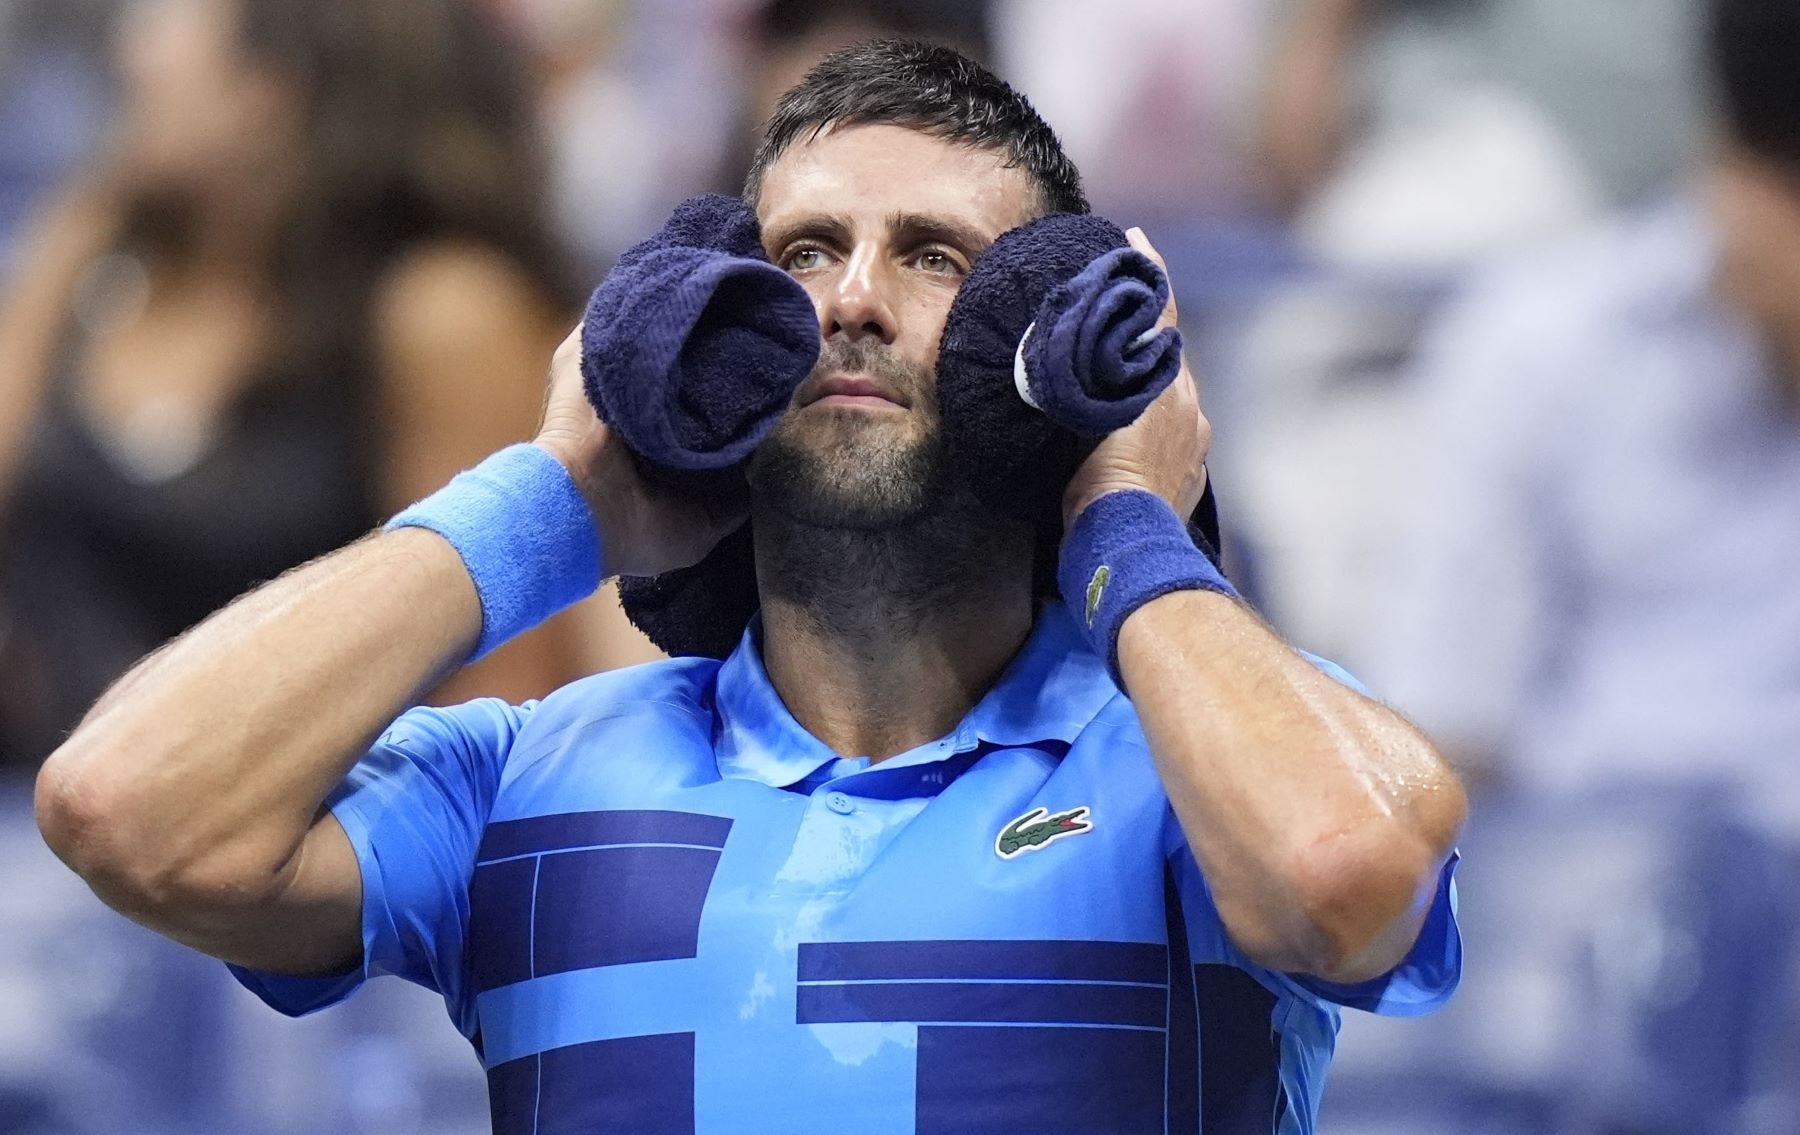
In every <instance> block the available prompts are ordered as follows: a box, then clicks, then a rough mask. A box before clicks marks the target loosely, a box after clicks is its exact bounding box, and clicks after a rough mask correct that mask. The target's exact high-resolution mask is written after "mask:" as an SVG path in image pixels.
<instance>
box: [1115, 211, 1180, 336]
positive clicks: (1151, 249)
mask: <svg viewBox="0 0 1800 1135" xmlns="http://www.w3.org/2000/svg"><path fill="white" fill-rule="evenodd" d="M1125 239H1126V240H1127V241H1129V242H1130V244H1131V247H1133V248H1135V249H1137V250H1138V251H1139V252H1141V253H1143V254H1144V255H1145V256H1148V257H1149V258H1150V260H1151V262H1152V263H1153V264H1155V265H1156V266H1157V267H1158V268H1161V269H1162V271H1163V275H1164V276H1168V277H1169V302H1168V303H1166V304H1164V305H1163V312H1162V323H1163V325H1164V326H1165V327H1173V326H1175V325H1176V323H1177V322H1178V321H1179V320H1180V314H1179V312H1178V311H1177V310H1176V307H1175V278H1174V277H1173V276H1172V275H1170V273H1169V265H1168V262H1167V261H1165V260H1163V258H1162V253H1160V252H1158V251H1156V246H1155V245H1153V244H1151V243H1150V238H1149V237H1147V236H1145V235H1144V230H1143V229H1140V228H1138V227H1137V226H1135V225H1133V226H1132V227H1131V228H1129V229H1126V230H1125Z"/></svg>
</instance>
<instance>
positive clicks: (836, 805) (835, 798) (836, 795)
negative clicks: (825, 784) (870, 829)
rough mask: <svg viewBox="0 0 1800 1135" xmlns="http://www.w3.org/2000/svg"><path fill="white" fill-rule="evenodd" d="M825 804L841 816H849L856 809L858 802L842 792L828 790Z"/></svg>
mask: <svg viewBox="0 0 1800 1135" xmlns="http://www.w3.org/2000/svg"><path fill="white" fill-rule="evenodd" d="M825 806H826V807H827V808H830V809H831V810H832V811H833V812H836V813H837V814H838V815H840V816H848V815H849V814H850V813H852V812H854V811H856V802H855V801H854V800H851V799H850V797H848V796H846V795H844V794H843V793H842V792H827V793H826V794H825Z"/></svg>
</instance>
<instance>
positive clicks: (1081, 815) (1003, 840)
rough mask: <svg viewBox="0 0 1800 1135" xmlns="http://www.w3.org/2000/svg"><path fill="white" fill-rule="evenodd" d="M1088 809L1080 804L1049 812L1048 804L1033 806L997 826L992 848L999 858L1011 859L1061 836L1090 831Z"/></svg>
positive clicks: (1091, 828)
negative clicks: (998, 827)
mask: <svg viewBox="0 0 1800 1135" xmlns="http://www.w3.org/2000/svg"><path fill="white" fill-rule="evenodd" d="M1088 811H1089V809H1088V808H1087V807H1086V806H1085V805H1084V806H1083V807H1080V808H1071V809H1069V810H1068V811H1067V812H1058V813H1056V814H1055V815H1050V810H1049V809H1048V808H1033V809H1032V810H1031V811H1029V812H1027V813H1025V814H1024V815H1023V816H1020V817H1019V818H1018V819H1016V820H1014V821H1013V822H1012V823H1010V824H1008V825H1006V826H1005V827H1003V828H1001V829H1000V834H999V835H998V836H995V837H994V851H995V852H996V853H997V854H998V855H999V856H1000V858H1002V859H1012V858H1014V857H1015V856H1019V855H1023V854H1025V853H1026V852H1027V851H1037V850H1038V849H1039V848H1043V847H1047V846H1049V845H1050V844H1051V843H1052V842H1054V841H1056V840H1059V839H1062V838H1063V837H1064V836H1071V835H1080V834H1081V833H1082V832H1089V831H1093V830H1094V825H1093V823H1092V822H1091V821H1090V820H1089V819H1088Z"/></svg>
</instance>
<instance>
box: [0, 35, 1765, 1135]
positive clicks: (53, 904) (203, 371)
mask: <svg viewBox="0 0 1800 1135" xmlns="http://www.w3.org/2000/svg"><path fill="white" fill-rule="evenodd" d="M882 34H899V35H908V36H921V37H928V38H934V39H938V40H942V41H947V42H949V43H952V44H954V45H955V46H958V47H960V48H961V49H963V50H964V51H966V52H968V53H970V54H972V55H975V56H976V57H978V58H981V59H983V60H984V61H986V62H988V63H989V64H990V65H991V66H993V67H994V68H995V69H996V70H998V71H999V72H1000V73H1001V74H1002V75H1003V76H1004V77H1006V78H1008V79H1009V80H1010V81H1011V82H1013V83H1014V85H1015V86H1017V87H1019V88H1020V89H1021V90H1023V91H1024V92H1025V93H1026V94H1027V95H1028V96H1029V97H1030V98H1032V99H1033V100H1034V101H1035V102H1036V104H1037V105H1038V107H1039V108H1040V109H1041V110H1042V111H1043V113H1044V115H1045V116H1046V118H1048V119H1049V121H1050V122H1051V123H1052V125H1054V126H1055V127H1056V128H1057V129H1058V131H1059V133H1060V134H1061V135H1062V137H1063V139H1064V141H1065V143H1066V145H1067V147H1068V149H1069V151H1070V153H1071V156H1073V157H1074V158H1075V160H1076V161H1077V163H1078V164H1079V165H1080V166H1081V168H1082V170H1083V172H1084V174H1085V176H1086V178H1087V181H1088V188H1089V193H1090V196H1091V197H1092V199H1093V200H1094V202H1095V207H1096V210H1097V211H1099V212H1101V213H1103V214H1106V215H1107V216H1109V217H1112V218H1113V219H1115V220H1117V221H1119V222H1120V223H1121V224H1127V225H1128V224H1139V225H1142V226H1144V227H1145V228H1146V229H1147V230H1148V232H1149V233H1150V235H1151V236H1152V238H1153V239H1154V240H1155V241H1156V243H1157V245H1158V247H1159V248H1160V249H1161V251H1162V252H1163V253H1164V255H1165V256H1166V258H1167V260H1168V261H1169V263H1170V266H1171V270H1172V272H1173V274H1174V277H1175V284H1176V291H1177V294H1178V295H1179V297H1180V300H1181V311H1182V316H1183V322H1184V324H1185V326H1186V330H1187V333H1188V343H1189V345H1190V347H1189V349H1190V352H1191V353H1192V355H1193V358H1194V359H1195V362H1196V366H1197V370H1198V371H1199V373H1200V374H1201V380H1202V385H1203V388H1204V397H1205V400H1206V405H1207V410H1208V413H1209V416H1210V417H1211V419H1212V421H1213V424H1214V427H1215V446H1214V452H1213V457H1212V461H1211V466H1210V467H1211V470H1212V476H1213V478H1214V483H1215V485H1216V487H1217V490H1218V493H1219V497H1220V501H1221V506H1222V512H1223V519H1224V526H1225V543H1226V555H1227V558H1228V564H1229V567H1230V569H1231V571H1232V574H1233V576H1234V578H1236V579H1237V580H1238V581H1239V583H1240V586H1242V587H1243V588H1244V590H1245V591H1246V593H1247V594H1248V595H1250V596H1252V597H1253V598H1254V600H1255V602H1256V604H1257V605H1258V607H1259V608H1260V609H1261V610H1262V611H1263V612H1264V613H1265V614H1266V616H1267V617H1268V618H1269V619H1270V620H1271V622H1273V623H1274V624H1275V625H1276V626H1277V627H1278V628H1279V629H1281V630H1282V631H1283V633H1284V634H1286V635H1287V636H1288V637H1289V638H1290V639H1291V640H1293V641H1295V642H1296V643H1297V644H1299V645H1302V646H1304V647H1306V648H1308V649H1310V650H1313V651H1315V652H1317V653H1321V654H1324V655H1327V656H1329V657H1332V658H1334V659H1336V660H1338V661H1340V662H1342V663H1343V664H1344V665H1345V666H1347V667H1348V668H1349V669H1350V670H1351V671H1353V672H1355V673H1357V674H1358V675H1359V676H1360V677H1362V678H1363V679H1364V680H1365V681H1366V682H1367V683H1368V684H1369V685H1370V686H1371V687H1372V688H1374V689H1375V690H1377V691H1378V692H1379V693H1381V694H1382V696H1384V697H1385V698H1386V699H1387V700H1389V701H1390V702H1391V703H1393V704H1394V705H1396V706H1397V707H1399V708H1400V709H1402V710H1403V711H1405V712H1407V713H1409V714H1410V715H1412V716H1413V717H1415V718H1416V719H1417V720H1419V721H1420V722H1421V723H1423V724H1424V725H1425V726H1426V727H1427V728H1428V729H1429V730H1430V731H1432V733H1433V735H1434V736H1435V737H1437V738H1438V740H1439V741H1440V743H1441V744H1442V745H1443V746H1444V747H1445V749H1446V751H1447V752H1449V753H1450V754H1451V755H1452V756H1453V757H1454V758H1455V759H1456V761H1457V762H1458V764H1459V766H1460V767H1461V768H1462V769H1463V771H1464V773H1465V774H1466V775H1467V776H1468V777H1469V779H1470V782H1471V786H1472V790H1473V793H1474V805H1475V810H1474V819H1473V821H1472V824H1471V827H1470V829H1469V832H1468V835H1467V839H1466V841H1465V843H1464V864H1463V867H1462V870H1461V875H1460V878H1461V880H1462V897H1463V906H1462V917H1463V922H1464V927H1465V936H1466V939H1467V965H1466V974H1467V976H1466V978H1465V982H1464V988H1463V992H1462V994H1461V995H1460V996H1459V998H1458V999H1457V1000H1456V1001H1455V1002H1453V1004H1452V1006H1451V1007H1450V1008H1449V1009H1447V1010H1445V1011H1444V1012H1443V1013H1441V1014H1439V1015H1437V1016H1435V1017H1433V1018H1430V1019H1427V1020H1424V1021H1419V1022H1382V1021H1375V1020H1371V1019H1360V1018H1358V1017H1357V1016H1356V1015H1354V1014H1349V1015H1347V1019H1346V1023H1345V1031H1344V1038H1343V1041H1342V1043H1341V1045H1340V1056H1339V1060H1338V1064H1337V1066H1336V1067H1335V1068H1334V1070H1333V1072H1332V1080H1331V1084H1332V1086H1331V1087H1330V1088H1329V1089H1328V1091H1327V1093H1326V1096H1325V1107H1324V1113H1323V1130H1324V1131H1325V1132H1326V1133H1327V1135H1464V1133H1468V1135H1475V1133H1480V1135H1524V1133H1533V1135H1541V1133H1568V1135H1665V1133H1666V1135H1795V1133H1800V5H1795V4H1794V3H1793V0H1110V2H1109V3H1105V4H1098V3H1092V2H1090V0H988V2H981V0H881V2H877V0H840V2H833V0H639V2H636V3H633V2H629V0H139V2H132V3H121V2H120V0H0V871H3V872H4V877H5V878H6V880H7V881H8V884H9V885H8V886H6V887H4V888H0V926H5V927H6V929H5V930H4V931H0V1020H3V1021H4V1027H0V1135H27V1133H28V1135H89V1133H95V1135H97V1133H101V1132H106V1133H111V1132H132V1133H138V1132H146V1133H158V1132H171V1133H172V1132H186V1133H192V1132H232V1133H234V1135H235V1133H246V1135H306V1133H312V1132H327V1131H329V1132H333V1133H336V1135H345V1133H350V1132H365V1131H366V1132H383V1133H402V1135H404V1133H407V1132H415V1131H417V1132H426V1131H429V1132H452V1133H454V1132H464V1131H467V1132H474V1131H480V1130H483V1129H484V1128H485V1124H486V1109H485V1105H484V1103H483V1088H482V1082H481V1079H480V1076H479V1073H478V1070H477V1068H476V1064H475V1060H474V1059H473V1057H472V1055H471V1054H470V1053H468V1052H467V1051H466V1048H465V1047H464V1046H463V1045H462V1042H461V1040H460V1038H458V1037H457V1036H456V1034H455V1033H454V1031H453V1030H452V1029H450V1028H448V1027H446V1026H445V1025H444V1023H443V1022H442V1020H441V1017H440V1015H441V1010H440V1009H439V1008H437V1007H436V1006H435V1003H434V1002H433V1000H432V999H431V998H430V997H428V996H426V995H423V994H421V993H418V991H411V990H407V989H404V988H399V987H396V988H394V989H384V990H380V991H376V990H371V991H369V992H368V993H365V994H364V995H363V996H362V997H359V998H358V999H357V1000H356V1002H354V1003H353V1004H352V1005H350V1006H347V1007H345V1008H343V1009H340V1010H336V1011H334V1012H332V1013H328V1014H325V1015H323V1016H322V1017H320V1018H317V1019H314V1020H308V1021H304V1022H300V1023H297V1024H296V1023H290V1022H286V1021H281V1020H279V1019H277V1018H275V1017H274V1016H273V1015H272V1014H268V1013H267V1012H266V1011H265V1010H262V1009H261V1008H260V1007H258V1006H254V1005H253V1004H252V1003H251V1002H250V999H249V998H248V996H247V995H244V994H242V993H241V992H240V991H238V990H236V988H235V986H232V985H231V984H230V982H229V981H228V979H227V978H226V977H225V975H224V972H223V970H222V968H221V967H218V966H216V965H214V964H213V963H210V962H207V961H205V960H204V959H201V958H199V957H198V956H196V955H189V954H186V953H184V952H183V951H181V950H180V949H179V948H178V947H174V946H169V945H167V944H164V943H161V942H160V941H158V940H156V939H155V938H153V937H152V936H151V935H149V934H148V933H147V932H144V931H141V930H139V929H137V928H135V927H132V926H130V925H129V924H127V923H125V922H123V921H122V920H120V919H117V918H115V917H114V916H112V915H110V914H109V913H107V912H105V911H104V910H103V908H101V907H100V905H99V904H98V902H97V901H94V900H92V899H91V898H90V897H88V896H87V895H86V894H85V892H84V891H83V890H82V888H81V885H80V884H79V882H78V881H77V880H75V878H74V877H73V876H72V875H69V874H67V873H66V872H64V871H62V869H61V868H60V867H59V866H58V865H57V864H56V863H55V861H54V860H53V859H51V857H50V856H49V853H48V852H47V851H46V850H44V849H43V847H42V845H41V843H40V842H39V841H38V839H37V837H36V834H35V830H34V829H33V828H32V826H31V821H30V807H29V800H30V777H31V773H32V771H33V769H34V768H35V767H36V765H37V763H38V762H39V761H40V760H41V759H42V757H43V756H44V755H45V754H46V753H47V752H48V751H49V749H50V748H52V747H54V745H55V743H56V739H57V738H58V737H59V736H61V735H62V734H63V733H64V732H65V731H66V730H67V729H68V728H69V727H70V726H71V725H72V724H73V722H74V720H75V719H76V718H77V717H78V716H79V715H80V714H81V712H82V711H83V709H84V708H85V707H86V705H87V704H88V703H89V702H91V701H92V699H93V698H94V697H95V696H97V695H98V694H99V693H100V692H101V691H102V690H103V689H104V688H105V686H106V685H107V684H108V683H109V682H110V681H111V680H112V679H114V678H115V677H117V676H118V674H119V673H120V672H121V671H122V670H123V669H124V668H125V667H126V666H128V665H129V664H130V663H131V662H132V661H134V660H135V659H136V658H137V657H139V656H140V655H142V654H143V653H145V652H146V651H148V650H150V649H152V648H154V647H155V646H157V645H158V644H159V643H161V642H163V641H164V640H166V639H167V638H169V637H171V636H173V635H174V634H176V633H178V632H180V631H181V630H182V629H184V628H185V627H187V626H189V625H191V624H192V623H193V622H194V621H196V620H198V619H199V618H201V617H203V616H204V615H205V614H206V613H208V612H209V611H211V610H213V609H215V608H216V607H218V606H220V605H222V604H223V603H225V602H226V601H228V600H229V599H230V598H232V597H233V596H234V595H236V594H238V593H240V592H241V591H243V590H245V589H246V588H248V587H250V586H252V585H254V584H255V583H256V582H258V581H260V580H264V579H268V578H270V577H272V576H273V575H275V574H278V573H279V572H281V571H283V570H285V569H286V568H288V567H291V566H294V565H295V564H298V563H300V562H303V561H304V560H306V559H308V558H311V557H312V556H315V555H318V554H321V553H323V552H325V551H328V550H330V549H332V548H334V547H336V546H338V545H340V544H342V543H344V542H347V541H348V540H350V539H353V538H354V537H356V536H357V535H358V534H360V533H361V532H363V531H366V530H367V529H368V528H369V527H371V526H372V525H374V524H375V523H376V522H377V521H378V520H379V519H380V518H381V517H383V516H384V515H386V514H388V513H390V512H392V511H394V510H395V509H396V508H397V507H399V506H400V505H402V504H404V503H406V502H407V501H409V500H411V499H413V498H415V497H417V496H420V495H423V494H424V493H425V492H427V491H429V490H430V489H432V488H434V487H436V486H437V485H438V484H440V483H441V482H442V481H443V480H445V479H447V477H448V476H449V475H450V474H451V473H452V472H454V471H455V470H457V469H459V468H462V467H464V466H466V465H469V464H472V463H474V462H475V461H476V460H478V459H479V458H480V457H481V456H483V455H484V454H486V453H487V452H490V451H491V450H493V449H496V448H498V447H499V446H501V445H503V444H505V443H507V442H509V441H512V440H515V439H517V438H519V437H522V436H526V435H528V433H529V432H530V429H531V426H532V424H533V422H534V420H535V414H536V412H537V407H538V403H539V398H540V395H541V383H542V376H543V373H544V371H545V367H546V365H547V362H548V358H549V354H550V351H551V349H552V348H553V347H554V345H555V343H556V342H557V341H558V340H559V339H560V337H561V336H562V334H564V333H565V332H566V331H567V329H568V328H569V327H570V326H572V325H573V322H574V320H575V318H576V315H577V314H578V312H579V306H580V302H581V299H582V296H583V295H584V293H585V291H586V290H587V289H588V288H589V287H591V286H592V284H593V283H595V282H596V281H597V280H598V279H599V277H600V275H601V274H602V273H603V272H604V271H605V269H606V267H607V266H608V264H609V263H610V261H611V259H612V258H613V257H615V256H616V255H617V254H618V253H619V252H620V251H622V250H623V249H624V248H625V247H627V246H628V245H629V244H631V243H633V242H634V241H635V240H637V239H639V238H641V237H642V236H644V235H647V234H648V233H649V232H650V231H652V230H653V229H654V228H655V227H656V226H657V225H658V224H659V223H660V221H661V220H662V218H663V216H664V215H665V214H666V212H667V211H668V210H669V208H670V207H672V206H673V205H674V204H675V203H676V202H677V201H679V200H680V199H682V198H684V197H686V196H688V195H690V194H693V193H698V192H703V191H708V190H723V191H735V190H736V189H737V188H738V187H739V184H740V182H741V176H742V172H743V169H744V167H745V165H746V164H747V160H748V155H749V152H750V148H751V145H752V142H753V140H754V138H755V136H756V131H757V128H758V125H759V123H760V121H761V119H762V118H763V116H764V115H765V114H766V113H767V111H768V110H769V109H770V107H771V106H772V104H773V101H774V98H775V96H776V95H777V94H779V92H780V91H781V90H782V89H784V88H785V87H786V86H787V85H788V84H789V83H791V82H793V81H794V80H795V79H797V78H798V77H799V75H800V74H801V73H803V72H804V70H805V69H806V67H807V66H808V65H809V64H810V63H811V62H812V61H813V60H814V59H816V58H817V57H818V56H819V55H820V54H822V53H823V52H825V51H827V50H829V49H831V48H833V47H836V46H839V45H841V44H844V43H847V42H852V41H854V40H858V39H862V38H867V37H869V36H873V35H882ZM649 656H651V655H650V653H649V648H648V646H647V644H645V643H643V642H642V641H641V640H640V639H637V638H636V636H635V635H634V633H633V632H631V631H630V629H629V628H628V627H627V626H626V625H625V624H624V622H623V620H622V617H621V616H620V614H619V612H618V609H617V606H616V602H615V601H613V600H611V599H609V598H607V597H606V596H604V595H603V596H601V597H599V598H597V599H596V600H593V601H591V602H590V603H588V604H586V605H584V606H583V607H580V608H577V609H576V610H574V611H572V612H571V613H569V614H568V615H566V616H564V617H563V618H561V619H559V620H557V621H555V622H553V623H551V624H550V625H548V626H547V627H545V628H543V629H542V630H540V631H538V632H535V633H534V634H533V635H531V636H528V637H527V638H525V639H522V640H520V641H519V642H517V643H515V644H513V645H512V646H510V647H509V648H507V650H505V651H502V652H500V653H499V654H497V655H495V656H493V658H491V659H490V660H488V661H486V662H484V663H483V664H482V666H481V667H479V668H475V669H472V670H470V671H467V672H465V673H463V674H461V675H458V676H457V677H456V678H454V679H452V680H451V682H450V683H448V684H447V686H446V687H445V688H444V689H443V690H440V691H438V692H437V694H436V695H435V697H437V698H438V699H441V700H449V699H460V698H462V697H467V696H470V695H472V694H473V693H475V692H482V693H498V694H501V695H503V696H508V697H512V698H515V699H517V698H524V697H527V696H531V695H534V694H536V693H541V692H544V691H547V690H548V689H551V688H553V687H555V686H557V685H560V684H561V683H562V682H564V681H566V680H568V679H571V678H573V677H575V676H577V675H579V674H582V673H587V672H590V671H592V670H595V669H599V668H603V667H607V666H613V665H620V664H624V663H628V662H631V661H637V660H641V659H643V658H646V657H649ZM1270 759H1271V760H1279V759H1280V754H1271V755H1270ZM388 984H395V983H388Z"/></svg>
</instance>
